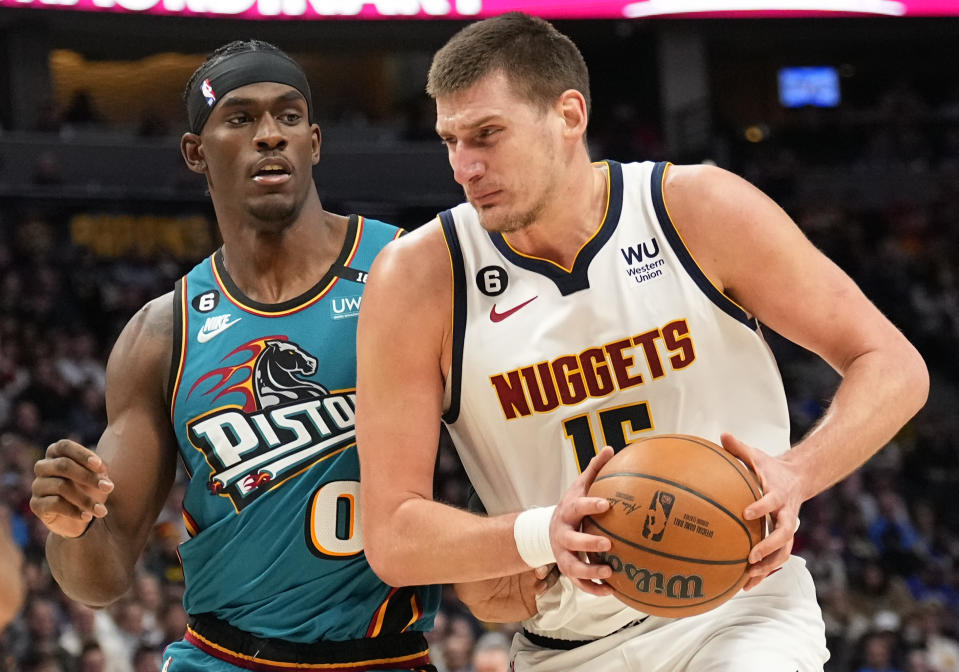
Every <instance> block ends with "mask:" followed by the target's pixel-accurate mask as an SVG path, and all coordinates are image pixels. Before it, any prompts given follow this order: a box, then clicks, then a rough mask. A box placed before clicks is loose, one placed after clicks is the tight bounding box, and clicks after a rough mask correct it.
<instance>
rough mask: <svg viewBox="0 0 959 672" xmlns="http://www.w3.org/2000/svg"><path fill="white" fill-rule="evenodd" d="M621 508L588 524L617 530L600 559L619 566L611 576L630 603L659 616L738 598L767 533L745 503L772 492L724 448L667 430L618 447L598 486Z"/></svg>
mask: <svg viewBox="0 0 959 672" xmlns="http://www.w3.org/2000/svg"><path fill="white" fill-rule="evenodd" d="M589 494H590V496H593V497H604V498H605V499H608V500H609V502H610V504H611V506H610V508H609V510H608V511H607V512H605V513H603V514H600V515H597V516H592V517H587V518H586V519H584V521H583V531H584V532H588V533H590V534H597V535H602V536H605V537H607V538H608V539H609V540H610V542H611V543H612V548H611V549H610V550H609V552H607V553H602V554H590V561H591V562H602V563H605V564H608V565H609V566H610V567H611V568H612V569H613V575H612V577H610V578H609V579H608V580H607V583H608V584H609V585H610V586H612V587H613V589H614V590H615V591H616V592H615V594H616V596H617V597H618V598H619V599H620V600H622V601H623V602H624V603H625V604H628V605H629V606H631V607H633V608H635V609H639V610H640V611H643V612H646V613H648V614H653V615H656V616H670V617H676V616H690V615H692V614H698V613H702V612H704V611H708V610H710V609H713V608H715V607H718V606H719V605H720V604H722V603H723V602H725V601H726V600H728V599H729V598H731V597H732V596H733V595H735V594H736V592H738V591H739V589H740V588H742V586H743V584H745V583H746V580H747V579H748V576H747V575H746V569H747V566H748V557H749V551H750V550H751V549H752V547H753V546H754V545H755V544H756V543H757V542H758V541H760V540H761V539H762V538H763V536H764V533H765V524H764V521H763V520H762V519H759V520H750V521H747V520H745V519H744V518H743V511H744V510H745V508H746V507H747V506H748V505H749V504H751V503H752V502H754V501H756V500H757V499H759V498H760V497H761V496H762V493H761V490H760V486H759V482H758V480H757V478H756V475H755V474H754V473H753V472H752V471H751V470H750V469H749V468H748V467H746V466H745V465H744V464H743V463H742V462H741V461H740V460H739V459H737V458H736V457H734V456H733V455H732V454H730V453H728V452H727V451H726V450H725V449H724V448H723V447H722V446H719V445H717V444H715V443H713V442H711V441H707V440H706V439H702V438H700V437H696V436H687V435H683V434H663V435H660V436H653V437H649V438H646V439H641V440H639V441H636V442H634V443H631V444H630V445H628V446H626V448H624V449H623V450H622V451H620V452H619V453H617V454H616V455H615V456H614V457H613V458H612V459H611V460H610V461H609V462H608V463H607V464H606V465H605V466H604V467H603V469H602V470H601V471H600V473H599V474H598V476H597V477H596V480H595V481H594V482H593V485H592V487H591V488H590V490H589Z"/></svg>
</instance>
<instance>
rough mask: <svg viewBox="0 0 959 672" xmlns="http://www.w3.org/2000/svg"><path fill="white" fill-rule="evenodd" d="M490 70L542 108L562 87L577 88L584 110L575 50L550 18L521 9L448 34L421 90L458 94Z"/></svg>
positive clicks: (584, 76) (585, 77) (583, 75)
mask: <svg viewBox="0 0 959 672" xmlns="http://www.w3.org/2000/svg"><path fill="white" fill-rule="evenodd" d="M495 72H502V73H504V74H505V75H506V76H507V78H508V79H509V81H510V83H511V85H512V86H513V87H514V90H515V92H516V93H518V94H519V95H521V96H523V97H524V98H526V99H527V100H528V101H529V102H531V103H533V104H535V105H541V106H543V107H548V106H550V105H552V104H553V103H554V102H556V99H557V98H559V96H560V95H561V94H562V93H563V92H564V91H567V90H569V89H574V90H576V91H579V92H580V93H581V94H583V98H585V99H586V112H587V114H588V113H589V110H590V106H591V101H590V96H589V71H588V70H587V68H586V61H585V60H584V59H583V55H582V54H581V53H580V51H579V49H578V48H577V47H576V45H575V44H574V43H573V41H572V40H571V39H569V38H568V37H567V36H566V35H564V34H563V33H561V32H559V31H558V30H556V28H554V27H553V25H552V24H551V23H549V22H547V21H544V20H543V19H540V18H537V17H534V16H529V15H527V14H523V13H521V12H510V13H508V14H502V15H500V16H496V17H493V18H490V19H485V20H483V21H478V22H476V23H472V24H470V25H468V26H466V27H465V28H463V29H462V30H460V31H459V32H458V33H456V34H455V35H454V36H453V37H452V38H450V40H449V42H447V43H446V44H445V45H444V46H443V48H442V49H440V50H439V51H438V52H436V55H435V56H434V57H433V63H432V64H431V65H430V71H429V75H428V77H427V82H426V92H427V93H428V94H429V95H430V96H432V97H433V98H436V97H437V96H442V95H449V94H452V93H457V92H459V91H462V90H464V89H467V88H469V87H470V86H472V85H474V84H476V83H477V82H478V81H480V80H481V79H483V78H484V77H486V76H487V75H490V74H493V73H495Z"/></svg>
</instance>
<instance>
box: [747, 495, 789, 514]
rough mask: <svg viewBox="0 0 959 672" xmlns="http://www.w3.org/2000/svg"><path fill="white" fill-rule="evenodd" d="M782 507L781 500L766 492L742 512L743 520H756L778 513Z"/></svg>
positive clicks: (777, 496)
mask: <svg viewBox="0 0 959 672" xmlns="http://www.w3.org/2000/svg"><path fill="white" fill-rule="evenodd" d="M782 506H783V502H782V498H781V497H780V496H779V495H778V494H777V493H775V492H767V493H766V494H765V495H763V496H762V497H760V498H759V499H757V500H756V501H755V502H753V503H752V504H750V505H749V506H747V507H746V508H745V509H744V510H743V518H745V519H746V520H756V519H757V518H762V517H763V516H765V515H767V514H770V513H773V512H775V511H778V510H779V509H781V508H782Z"/></svg>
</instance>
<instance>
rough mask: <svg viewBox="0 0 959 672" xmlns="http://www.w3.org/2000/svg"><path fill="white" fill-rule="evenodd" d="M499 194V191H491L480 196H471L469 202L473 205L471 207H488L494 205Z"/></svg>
mask: <svg viewBox="0 0 959 672" xmlns="http://www.w3.org/2000/svg"><path fill="white" fill-rule="evenodd" d="M501 193H502V191H501V190H499V189H495V190H493V191H486V192H484V193H482V194H472V195H470V198H469V201H470V203H472V204H473V207H476V208H485V207H488V206H490V205H495V203H496V201H497V200H498V199H499V196H500V194H501Z"/></svg>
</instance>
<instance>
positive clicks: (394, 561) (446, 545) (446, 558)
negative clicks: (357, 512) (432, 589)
mask: <svg viewBox="0 0 959 672" xmlns="http://www.w3.org/2000/svg"><path fill="white" fill-rule="evenodd" d="M515 519H516V515H515V514H507V515H503V516H493V517H486V516H478V515H475V514H472V513H467V512H466V511H462V510H460V509H455V508H453V507H450V506H447V505H445V504H440V503H439V502H434V501H430V500H427V499H422V498H410V499H407V500H405V501H403V502H402V503H401V504H400V505H399V506H397V507H395V509H394V510H393V511H392V513H391V514H390V515H389V516H388V517H386V518H384V519H383V520H380V521H377V522H376V523H375V524H374V525H371V526H366V525H364V535H365V536H366V540H365V545H366V555H367V559H368V560H369V562H370V565H371V566H372V567H373V570H374V571H375V572H376V573H377V574H378V575H379V576H380V578H381V579H383V581H385V582H386V583H388V584H390V585H391V586H408V585H421V584H428V583H458V582H465V581H479V580H482V579H489V578H493V577H498V576H506V575H510V574H516V573H518V572H521V571H524V570H527V569H529V567H528V566H527V565H526V563H525V562H523V559H522V558H521V557H520V555H519V552H518V551H517V550H516V542H515V541H514V538H513V522H514V521H515ZM367 532H369V534H367Z"/></svg>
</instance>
